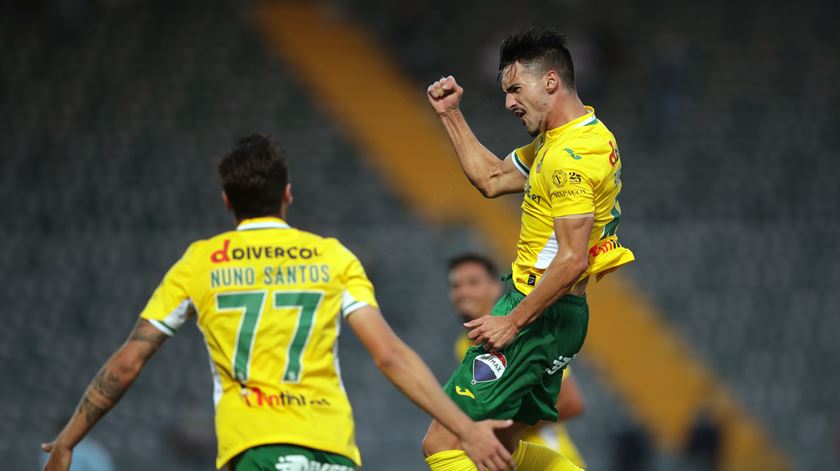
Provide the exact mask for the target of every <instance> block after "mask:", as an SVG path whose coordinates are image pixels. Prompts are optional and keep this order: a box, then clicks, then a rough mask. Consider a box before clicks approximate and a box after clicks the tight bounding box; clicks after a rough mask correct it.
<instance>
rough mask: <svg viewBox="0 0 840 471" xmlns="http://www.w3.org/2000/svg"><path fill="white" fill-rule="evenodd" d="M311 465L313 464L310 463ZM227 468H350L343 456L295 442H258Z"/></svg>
mask: <svg viewBox="0 0 840 471" xmlns="http://www.w3.org/2000/svg"><path fill="white" fill-rule="evenodd" d="M311 465H315V466H311ZM228 469H229V470H230V471H309V470H310V469H318V470H320V471H351V470H355V469H356V465H355V464H354V463H353V460H351V459H350V458H347V457H346V456H342V455H336V454H335V453H327V452H325V451H319V450H313V449H311V448H306V447H302V446H295V445H262V446H256V447H254V448H249V449H247V450H245V451H244V452H242V453H240V454H239V455H238V456H237V457H236V458H234V459H232V460H231V461H230V463H229V464H228Z"/></svg>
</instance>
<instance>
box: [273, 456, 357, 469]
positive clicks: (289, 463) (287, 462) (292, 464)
mask: <svg viewBox="0 0 840 471" xmlns="http://www.w3.org/2000/svg"><path fill="white" fill-rule="evenodd" d="M274 469H276V470H277V471H351V470H353V468H351V467H349V466H344V465H343V464H329V463H321V462H320V461H309V458H307V457H305V456H303V455H286V456H281V457H279V458H277V463H276V464H275V465H274Z"/></svg>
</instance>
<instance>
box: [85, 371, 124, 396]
mask: <svg viewBox="0 0 840 471" xmlns="http://www.w3.org/2000/svg"><path fill="white" fill-rule="evenodd" d="M91 388H93V390H94V391H96V392H97V393H99V394H101V395H102V396H103V397H105V398H106V399H108V400H110V401H113V402H117V401H119V400H120V398H121V397H122V396H123V394H125V391H126V389H127V388H126V387H125V386H123V385H122V384H120V378H119V376H117V375H116V374H115V373H114V372H113V371H111V370H109V369H108V368H107V367H105V368H102V371H100V372H99V374H98V375H96V378H94V379H93V383H91Z"/></svg>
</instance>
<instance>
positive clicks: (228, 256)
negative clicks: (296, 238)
mask: <svg viewBox="0 0 840 471" xmlns="http://www.w3.org/2000/svg"><path fill="white" fill-rule="evenodd" d="M320 255H321V252H319V251H318V248H317V247H311V248H310V247H297V246H292V247H269V246H262V247H243V248H240V247H237V248H234V249H231V248H230V240H225V241H224V242H223V243H222V248H221V249H219V250H216V251H214V252H213V253H211V254H210V261H211V262H213V263H224V262H229V261H231V260H260V259H262V258H290V259H292V260H296V259H298V258H302V259H304V260H307V259H310V258H312V257H317V256H320Z"/></svg>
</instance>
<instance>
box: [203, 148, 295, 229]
mask: <svg viewBox="0 0 840 471" xmlns="http://www.w3.org/2000/svg"><path fill="white" fill-rule="evenodd" d="M219 176H220V177H221V179H222V187H223V188H224V189H225V194H226V195H227V198H228V201H229V202H230V206H231V208H232V209H233V214H234V215H236V217H237V218H238V219H246V218H254V217H261V216H272V215H275V214H277V213H278V212H279V210H280V205H281V203H282V202H283V194H284V192H285V190H286V185H287V184H288V183H289V172H288V169H287V167H286V155H285V152H284V151H283V149H281V148H280V145H279V144H277V143H276V142H274V141H273V140H272V139H271V137H270V136H266V135H262V134H251V135H250V136H247V137H243V138H241V139H239V141H238V142H237V143H236V146H234V148H233V149H232V150H231V151H230V152H228V153H227V154H225V156H224V158H222V161H221V162H220V163H219Z"/></svg>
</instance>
